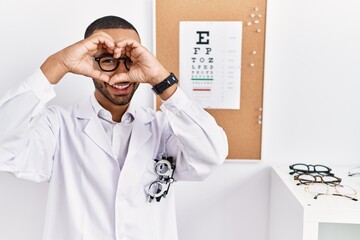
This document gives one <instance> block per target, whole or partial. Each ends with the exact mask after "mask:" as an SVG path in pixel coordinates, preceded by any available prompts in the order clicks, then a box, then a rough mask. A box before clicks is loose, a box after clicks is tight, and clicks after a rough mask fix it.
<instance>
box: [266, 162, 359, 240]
mask: <svg viewBox="0 0 360 240" xmlns="http://www.w3.org/2000/svg"><path fill="white" fill-rule="evenodd" d="M329 167H331V166H329ZM331 168H332V172H333V173H334V174H335V176H337V177H340V178H342V183H341V184H344V185H349V186H351V187H353V188H355V189H356V190H357V191H358V193H357V198H359V201H352V200H350V199H348V198H344V197H338V196H319V197H318V199H314V196H313V195H311V194H310V193H308V192H305V191H304V185H299V186H298V185H296V183H297V181H295V180H294V177H293V175H290V174H289V172H290V169H289V167H288V166H285V167H273V168H272V173H271V194H270V213H269V214H270V216H269V240H289V239H291V240H317V239H318V236H319V224H320V223H341V224H360V193H359V192H360V177H348V176H347V172H348V170H349V169H350V168H351V167H339V168H333V167H331ZM355 226H356V227H357V226H359V228H360V225H355ZM353 239H360V238H358V237H354V238H353Z"/></svg>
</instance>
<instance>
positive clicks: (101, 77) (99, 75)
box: [89, 69, 110, 82]
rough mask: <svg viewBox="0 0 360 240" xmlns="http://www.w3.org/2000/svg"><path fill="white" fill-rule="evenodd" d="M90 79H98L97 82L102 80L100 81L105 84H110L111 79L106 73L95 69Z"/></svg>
mask: <svg viewBox="0 0 360 240" xmlns="http://www.w3.org/2000/svg"><path fill="white" fill-rule="evenodd" d="M89 77H91V78H93V79H96V80H100V81H104V82H109V80H110V77H109V76H108V75H106V74H105V73H103V72H101V71H99V70H96V69H94V70H93V71H92V72H91V73H90V74H89Z"/></svg>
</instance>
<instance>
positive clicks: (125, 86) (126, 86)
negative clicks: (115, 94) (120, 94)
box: [113, 84, 130, 89]
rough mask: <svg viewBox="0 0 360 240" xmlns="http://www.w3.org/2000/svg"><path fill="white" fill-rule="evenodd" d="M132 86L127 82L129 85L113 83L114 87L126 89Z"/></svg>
mask: <svg viewBox="0 0 360 240" xmlns="http://www.w3.org/2000/svg"><path fill="white" fill-rule="evenodd" d="M129 86H130V84H127V85H113V87H114V88H117V89H125V88H128V87H129Z"/></svg>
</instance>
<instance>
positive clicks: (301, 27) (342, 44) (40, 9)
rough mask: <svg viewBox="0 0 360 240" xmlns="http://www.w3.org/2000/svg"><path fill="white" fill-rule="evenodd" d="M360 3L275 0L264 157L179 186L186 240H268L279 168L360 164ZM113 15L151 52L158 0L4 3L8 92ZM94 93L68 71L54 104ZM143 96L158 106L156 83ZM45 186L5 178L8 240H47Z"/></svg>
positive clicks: (1, 225) (0, 61) (1, 196)
mask: <svg viewBox="0 0 360 240" xmlns="http://www.w3.org/2000/svg"><path fill="white" fill-rule="evenodd" d="M20 6H21V7H20ZM44 9H45V10H44ZM358 9H360V2H359V1H358V0H343V1H335V0H317V1H311V0H303V1H298V0H268V12H267V29H266V56H265V59H266V60H265V88H264V116H263V118H264V122H263V123H264V125H263V144H262V145H263V152H262V161H257V162H256V163H255V162H251V161H241V162H238V161H228V162H226V163H225V164H224V165H223V166H222V167H220V168H219V169H218V170H217V171H216V172H215V173H214V174H213V175H211V176H210V177H209V178H208V179H207V180H206V181H205V182H200V183H198V182H196V183H194V182H182V183H181V182H178V183H177V208H178V224H179V231H180V232H179V235H180V240H194V239H206V240H220V239H226V240H239V239H246V240H266V239H267V232H268V229H267V221H268V196H269V191H270V189H269V181H270V176H269V175H270V174H269V172H270V171H269V169H270V167H271V166H272V165H289V164H292V163H295V162H307V163H324V164H328V165H330V166H331V165H338V164H340V165H349V164H352V165H360V148H359V145H360V125H359V124H358V122H360V113H359V111H358V109H359V105H360V94H358V90H359V89H360V86H359V85H360V79H359V78H360V68H359V66H358V65H359V64H360V45H359V42H360V26H359V22H360V15H358V14H357V11H358ZM106 14H116V15H120V16H123V17H125V18H127V19H128V20H130V21H131V22H133V23H134V25H135V26H136V27H137V28H138V30H139V32H140V35H141V36H142V41H143V43H144V45H145V46H146V47H148V48H149V49H152V43H153V42H152V37H153V35H152V2H151V0H133V1H126V2H123V1H115V0H109V1H103V2H99V1H94V0H87V1H85V0H79V1H70V0H63V1H58V2H54V1H45V0H32V1H26V0H12V1H4V0H2V1H0V29H1V30H0V31H1V37H0V46H1V47H2V48H1V57H0V74H1V76H2V77H1V79H0V86H1V87H0V94H3V93H4V92H5V91H6V89H8V88H10V87H14V86H16V85H17V84H18V83H19V82H21V81H22V80H23V79H24V78H25V77H26V76H28V75H29V74H30V73H31V72H32V71H34V69H36V68H38V67H39V65H40V64H41V63H42V62H43V61H44V59H45V58H46V57H47V56H48V55H50V54H51V53H53V52H55V51H57V50H59V49H61V48H63V47H65V46H66V45H68V44H70V43H72V42H74V41H77V40H80V39H81V38H82V35H83V31H84V29H85V28H86V26H87V25H88V24H89V23H90V22H91V21H92V20H93V19H95V18H97V17H100V16H103V15H106ZM92 91H93V88H92V83H91V82H90V81H89V80H86V79H85V78H81V77H77V76H74V75H68V76H66V79H65V80H64V81H62V82H61V83H60V84H59V86H58V87H57V92H58V98H57V99H56V100H54V102H53V103H55V104H62V105H66V104H69V103H72V102H76V101H78V100H79V99H81V98H84V97H85V96H87V95H88V94H89V93H91V92H92ZM137 95H138V96H139V95H141V96H144V95H145V96H146V97H145V100H143V99H141V100H138V101H142V102H143V103H144V104H145V105H149V106H151V101H152V100H151V97H152V95H151V93H150V92H149V91H148V89H147V88H143V89H142V90H141V91H140V92H139V93H138V94H137ZM19 107H21V106H19ZM4 117H5V116H0V124H1V122H2V121H1V119H3V118H4ZM46 192H47V185H46V184H35V183H31V182H26V181H22V180H18V179H15V178H13V177H12V176H10V175H7V174H4V173H1V174H0V239H11V240H23V239H27V240H38V239H40V237H41V228H42V222H43V215H44V210H43V206H44V204H45V201H46ZM284 204H286V203H284ZM329 240H330V239H329Z"/></svg>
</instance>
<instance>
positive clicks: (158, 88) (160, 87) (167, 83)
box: [152, 73, 179, 95]
mask: <svg viewBox="0 0 360 240" xmlns="http://www.w3.org/2000/svg"><path fill="white" fill-rule="evenodd" d="M178 82H179V80H178V79H177V78H176V76H175V75H174V73H170V75H169V76H168V77H167V78H165V80H164V81H162V82H160V83H158V84H156V85H155V86H153V87H152V90H153V91H154V92H155V93H156V94H157V95H159V94H161V93H162V92H163V91H165V90H166V89H168V88H169V87H171V86H172V85H174V84H175V83H178Z"/></svg>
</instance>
